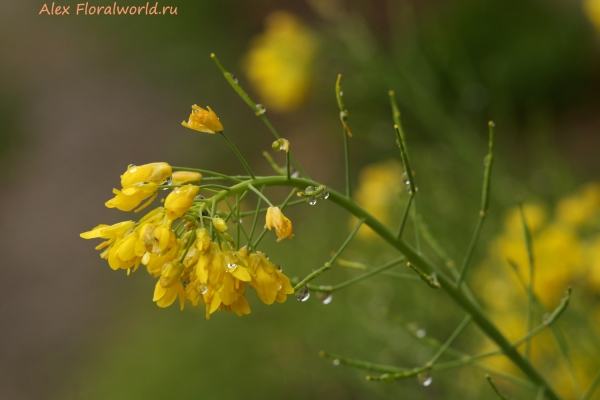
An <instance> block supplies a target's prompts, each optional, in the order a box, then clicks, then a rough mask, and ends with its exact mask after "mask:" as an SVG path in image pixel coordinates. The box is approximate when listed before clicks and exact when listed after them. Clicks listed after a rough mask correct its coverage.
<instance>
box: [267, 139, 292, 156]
mask: <svg viewBox="0 0 600 400" xmlns="http://www.w3.org/2000/svg"><path fill="white" fill-rule="evenodd" d="M271 147H272V148H273V150H275V151H281V150H284V151H285V152H286V153H287V152H289V151H290V142H289V140H287V139H277V140H276V141H274V142H273V144H272V145H271Z"/></svg>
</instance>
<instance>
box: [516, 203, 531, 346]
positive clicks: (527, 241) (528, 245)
mask: <svg viewBox="0 0 600 400" xmlns="http://www.w3.org/2000/svg"><path fill="white" fill-rule="evenodd" d="M519 213H520V214H521V225H522V227H523V236H524V237H525V247H526V249H527V259H528V261H529V285H527V297H528V298H527V332H530V331H531V330H532V329H533V297H534V294H533V284H534V258H533V245H532V240H531V231H530V230H529V227H528V226H527V221H526V219H525V212H524V211H523V203H521V202H519ZM530 356H531V346H530V342H529V340H527V341H525V357H526V358H529V357H530Z"/></svg>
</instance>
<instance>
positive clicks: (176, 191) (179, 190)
mask: <svg viewBox="0 0 600 400" xmlns="http://www.w3.org/2000/svg"><path fill="white" fill-rule="evenodd" d="M179 192H181V189H179V188H177V189H175V190H173V193H175V194H179Z"/></svg>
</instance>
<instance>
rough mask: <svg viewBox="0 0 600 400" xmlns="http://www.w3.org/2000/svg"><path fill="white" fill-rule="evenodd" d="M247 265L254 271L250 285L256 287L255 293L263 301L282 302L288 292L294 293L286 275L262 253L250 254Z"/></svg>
mask: <svg viewBox="0 0 600 400" xmlns="http://www.w3.org/2000/svg"><path fill="white" fill-rule="evenodd" d="M248 265H249V268H250V269H251V270H252V272H254V275H252V281H251V282H250V286H251V287H253V288H254V289H256V293H257V294H258V297H259V298H260V299H261V300H262V301H263V303H265V304H267V305H270V304H273V302H274V301H277V302H278V303H283V302H285V301H286V299H287V295H288V294H292V293H294V289H293V288H292V285H291V284H290V280H289V279H288V277H287V276H285V275H284V274H283V273H282V272H281V271H280V269H279V268H277V267H276V266H275V265H273V263H272V262H270V261H269V260H267V258H266V257H265V255H264V254H263V253H260V252H258V253H253V254H250V255H249V256H248Z"/></svg>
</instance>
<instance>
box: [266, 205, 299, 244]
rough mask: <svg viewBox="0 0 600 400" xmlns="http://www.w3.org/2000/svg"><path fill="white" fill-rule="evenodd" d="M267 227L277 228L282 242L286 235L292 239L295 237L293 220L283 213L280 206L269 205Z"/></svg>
mask: <svg viewBox="0 0 600 400" xmlns="http://www.w3.org/2000/svg"><path fill="white" fill-rule="evenodd" d="M265 228H269V230H271V229H273V228H275V233H277V241H278V242H281V241H282V240H283V239H285V238H286V237H289V238H290V239H291V238H293V237H294V235H293V234H292V221H290V220H289V219H288V218H286V216H285V215H283V213H282V212H281V210H280V209H279V207H269V208H268V209H267V223H266V224H265Z"/></svg>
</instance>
